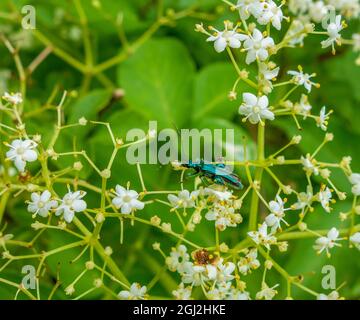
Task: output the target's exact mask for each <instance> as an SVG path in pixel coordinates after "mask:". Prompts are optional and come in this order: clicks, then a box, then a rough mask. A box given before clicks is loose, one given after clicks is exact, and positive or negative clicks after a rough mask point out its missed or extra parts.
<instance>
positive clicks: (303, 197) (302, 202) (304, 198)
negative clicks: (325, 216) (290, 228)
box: [292, 186, 314, 210]
mask: <svg viewBox="0 0 360 320" xmlns="http://www.w3.org/2000/svg"><path fill="white" fill-rule="evenodd" d="M313 197H314V195H313V193H312V190H311V187H310V186H307V190H306V192H301V193H299V194H298V197H297V198H298V201H297V202H296V203H295V204H293V205H292V207H293V209H295V210H300V209H301V210H303V209H305V208H311V205H312V203H313Z"/></svg>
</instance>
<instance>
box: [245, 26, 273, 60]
mask: <svg viewBox="0 0 360 320" xmlns="http://www.w3.org/2000/svg"><path fill="white" fill-rule="evenodd" d="M274 45H275V44H274V40H273V39H272V38H271V37H266V38H264V36H263V34H262V33H261V32H260V31H259V30H258V29H255V30H254V31H253V34H252V36H251V35H249V36H247V40H246V41H245V42H244V48H245V50H246V51H247V55H246V63H247V64H250V63H252V62H254V61H255V60H259V61H265V60H266V59H267V58H268V57H269V52H268V49H269V48H270V47H273V46H274Z"/></svg>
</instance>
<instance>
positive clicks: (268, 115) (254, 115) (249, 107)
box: [239, 93, 275, 124]
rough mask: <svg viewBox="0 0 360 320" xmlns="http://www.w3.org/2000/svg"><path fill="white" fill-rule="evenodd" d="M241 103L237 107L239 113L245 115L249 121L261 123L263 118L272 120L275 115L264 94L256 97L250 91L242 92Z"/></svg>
mask: <svg viewBox="0 0 360 320" xmlns="http://www.w3.org/2000/svg"><path fill="white" fill-rule="evenodd" d="M243 100H244V102H243V104H242V105H241V106H240V108H239V113H240V114H242V115H244V116H246V118H245V119H244V120H245V121H246V120H247V119H249V121H250V123H252V124H257V123H259V122H260V123H263V121H262V120H263V119H268V120H274V119H275V116H274V113H272V112H271V111H270V110H269V109H268V106H269V99H268V98H267V97H266V96H262V97H256V96H255V95H253V94H252V93H244V94H243Z"/></svg>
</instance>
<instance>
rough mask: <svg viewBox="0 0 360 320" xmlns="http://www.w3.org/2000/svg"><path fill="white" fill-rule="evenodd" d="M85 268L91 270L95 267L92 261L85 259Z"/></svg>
mask: <svg viewBox="0 0 360 320" xmlns="http://www.w3.org/2000/svg"><path fill="white" fill-rule="evenodd" d="M85 268H86V269H88V270H93V269H94V268H95V263H94V261H87V262H86V263H85Z"/></svg>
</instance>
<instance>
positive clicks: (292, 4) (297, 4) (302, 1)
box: [289, 0, 312, 15]
mask: <svg viewBox="0 0 360 320" xmlns="http://www.w3.org/2000/svg"><path fill="white" fill-rule="evenodd" d="M311 3H312V0H290V1H289V9H290V11H291V12H292V13H293V14H294V15H300V14H304V13H305V12H306V11H307V10H308V9H309V5H310V4H311Z"/></svg>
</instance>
